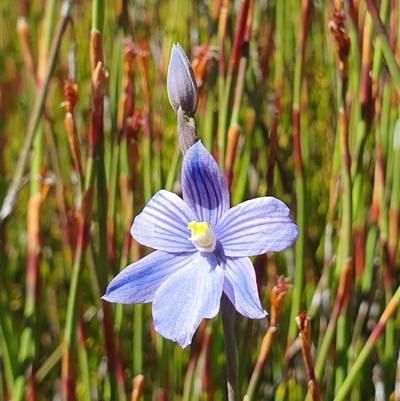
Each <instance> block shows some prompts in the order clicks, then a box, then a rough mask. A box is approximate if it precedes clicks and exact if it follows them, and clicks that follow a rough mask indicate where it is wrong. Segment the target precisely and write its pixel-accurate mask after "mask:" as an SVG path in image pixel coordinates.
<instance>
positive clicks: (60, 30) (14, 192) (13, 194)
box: [0, 0, 72, 225]
mask: <svg viewBox="0 0 400 401" xmlns="http://www.w3.org/2000/svg"><path fill="white" fill-rule="evenodd" d="M71 6H72V0H64V1H63V3H62V6H61V15H60V19H59V21H58V24H57V27H56V30H55V32H54V36H53V40H52V43H51V47H50V51H49V57H48V61H47V66H46V73H45V75H44V78H43V81H42V83H41V87H40V91H39V94H38V96H37V97H36V101H35V104H34V106H33V110H32V113H31V115H30V118H29V123H28V128H27V134H26V137H25V141H24V144H23V146H22V149H21V153H20V155H19V158H18V162H17V165H16V167H15V172H14V174H13V176H12V177H13V178H12V181H11V185H10V187H9V188H8V191H7V194H6V196H5V198H4V201H3V205H2V207H1V210H0V225H1V224H3V221H4V220H5V219H6V218H7V217H8V216H9V215H10V214H11V213H12V211H13V208H14V204H15V202H16V200H17V196H18V192H19V190H20V188H21V185H22V178H23V175H24V173H25V168H26V164H27V162H28V158H29V154H30V151H31V147H32V143H33V139H34V137H35V134H36V130H37V127H38V125H39V122H40V120H41V117H42V111H43V107H44V102H45V100H46V96H47V90H48V88H49V82H50V78H51V75H52V73H53V69H54V66H55V64H56V61H57V55H58V50H59V48H60V43H61V39H62V37H63V35H64V32H65V29H66V27H67V25H68V22H69V13H70V10H71Z"/></svg>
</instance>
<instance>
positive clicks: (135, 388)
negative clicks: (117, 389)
mask: <svg viewBox="0 0 400 401" xmlns="http://www.w3.org/2000/svg"><path fill="white" fill-rule="evenodd" d="M143 384H144V376H143V375H139V376H136V377H135V378H134V379H133V384H132V395H131V401H139V399H140V397H141V395H142V392H143Z"/></svg>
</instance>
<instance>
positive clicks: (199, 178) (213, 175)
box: [182, 141, 229, 227]
mask: <svg viewBox="0 0 400 401" xmlns="http://www.w3.org/2000/svg"><path fill="white" fill-rule="evenodd" d="M182 192H183V200H184V201H185V202H186V203H187V204H188V205H189V206H190V207H191V208H192V209H193V210H194V211H195V213H196V214H197V218H198V221H206V222H208V223H210V224H211V226H212V227H215V226H216V224H217V221H218V220H219V219H220V218H221V216H222V215H223V214H224V213H225V212H226V211H227V210H228V209H229V191H228V187H227V186H226V183H225V179H224V176H223V175H222V173H221V170H220V169H219V167H218V164H217V163H216V162H215V160H214V158H213V157H212V155H211V154H210V152H209V151H208V150H207V149H206V148H205V147H204V146H203V145H202V143H201V142H200V141H199V142H197V143H195V144H194V145H193V146H191V147H190V148H189V149H188V151H187V152H186V153H185V156H184V158H183V163H182Z"/></svg>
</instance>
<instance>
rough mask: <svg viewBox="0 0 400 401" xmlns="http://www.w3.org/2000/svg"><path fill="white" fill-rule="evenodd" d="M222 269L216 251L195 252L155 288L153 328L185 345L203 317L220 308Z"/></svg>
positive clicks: (213, 313) (188, 342)
mask: <svg viewBox="0 0 400 401" xmlns="http://www.w3.org/2000/svg"><path fill="white" fill-rule="evenodd" d="M223 282H224V270H223V269H222V267H221V266H219V265H218V262H217V257H216V256H215V254H203V253H198V254H197V256H196V258H195V259H194V260H192V261H191V263H190V266H187V267H186V268H185V269H182V270H178V271H177V272H176V273H175V274H174V275H172V276H171V277H169V278H168V280H166V281H165V282H164V283H163V284H162V285H161V286H160V288H159V289H158V291H157V292H156V294H155V296H154V301H153V320H154V328H155V329H156V331H157V332H158V333H159V334H161V335H162V336H163V337H164V338H168V339H170V340H172V341H176V342H177V343H178V344H179V345H180V346H181V347H182V348H185V347H186V346H187V345H189V344H190V343H191V341H192V337H193V334H194V332H195V331H196V329H197V327H198V326H199V324H200V322H201V320H202V319H203V318H213V317H214V316H215V315H216V314H217V313H218V311H219V304H220V300H221V295H222V287H223Z"/></svg>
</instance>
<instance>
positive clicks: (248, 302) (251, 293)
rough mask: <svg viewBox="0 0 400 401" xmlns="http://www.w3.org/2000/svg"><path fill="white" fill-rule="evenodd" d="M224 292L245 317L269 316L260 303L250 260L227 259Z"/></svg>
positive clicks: (260, 317) (259, 317)
mask: <svg viewBox="0 0 400 401" xmlns="http://www.w3.org/2000/svg"><path fill="white" fill-rule="evenodd" d="M224 292H225V294H226V295H227V296H228V298H229V300H230V301H231V302H232V304H233V306H234V307H235V309H236V310H237V311H238V312H239V313H240V314H242V315H243V316H246V317H248V318H250V319H262V318H263V317H265V316H266V315H267V312H265V310H264V309H263V308H262V306H261V303H260V297H259V295H258V290H257V284H256V274H255V272H254V267H253V264H252V263H251V260H250V259H249V258H234V259H227V261H226V272H225V281H224Z"/></svg>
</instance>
